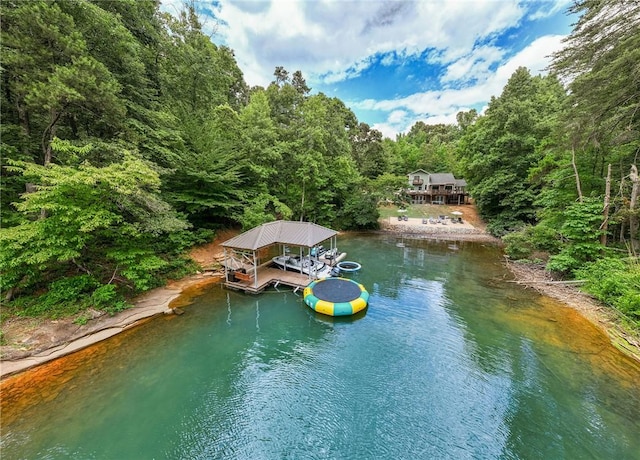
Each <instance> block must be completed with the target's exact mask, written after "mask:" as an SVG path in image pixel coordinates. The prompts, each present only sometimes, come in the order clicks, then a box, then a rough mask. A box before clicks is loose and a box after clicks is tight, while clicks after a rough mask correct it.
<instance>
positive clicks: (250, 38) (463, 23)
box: [162, 0, 577, 139]
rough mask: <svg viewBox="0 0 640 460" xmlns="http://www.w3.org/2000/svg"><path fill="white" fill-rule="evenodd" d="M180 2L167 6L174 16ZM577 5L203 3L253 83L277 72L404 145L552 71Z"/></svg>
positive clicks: (352, 0) (490, 0)
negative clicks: (509, 86) (408, 136)
mask: <svg viewBox="0 0 640 460" xmlns="http://www.w3.org/2000/svg"><path fill="white" fill-rule="evenodd" d="M181 3H182V1H181V0H162V8H163V9H164V10H165V11H168V12H171V13H174V14H175V12H176V10H177V9H179V8H180V5H181ZM570 3H571V1H570V0H538V1H531V0H527V1H522V0H521V1H518V0H426V1H417V0H416V1H400V0H385V1H382V0H315V1H310V0H309V1H302V0H298V1H296V0H215V1H214V0H196V1H195V5H196V8H197V9H198V11H199V14H200V18H201V21H202V22H203V23H204V26H205V31H206V32H207V33H209V34H210V35H211V39H212V41H213V42H214V43H216V44H225V45H227V46H229V47H230V48H232V49H233V50H234V52H235V56H236V59H237V61H238V65H239V66H240V69H241V70H242V72H243V74H244V77H245V80H246V82H247V83H248V84H249V85H260V86H265V87H266V86H267V85H268V84H269V83H270V82H271V81H272V80H273V71H274V69H275V68H276V66H283V67H284V68H285V69H286V70H288V71H289V72H290V73H293V72H294V71H296V70H300V71H302V74H303V76H304V77H305V79H306V81H307V85H308V86H310V87H311V88H312V93H316V92H320V91H321V92H323V93H325V94H326V95H328V96H332V97H333V96H335V97H338V98H340V99H341V100H342V101H344V102H345V104H346V105H347V106H348V107H349V108H351V109H352V110H353V111H354V113H355V114H356V116H357V117H358V120H359V121H361V122H364V123H368V124H369V125H370V126H372V127H373V128H376V129H378V130H380V131H381V132H382V133H383V134H384V135H385V136H387V137H390V138H392V139H393V138H395V135H396V134H397V133H401V132H406V131H407V130H408V129H409V128H411V126H412V125H413V124H414V123H415V122H417V121H423V122H425V123H455V116H456V114H457V113H458V112H459V111H461V110H469V109H471V108H475V109H476V110H478V111H479V112H481V111H482V110H484V108H486V105H487V103H488V101H489V100H490V98H491V96H499V95H500V93H501V92H502V88H503V87H504V85H505V84H506V82H507V80H508V79H509V77H510V76H511V74H512V73H513V72H514V71H515V69H517V68H518V67H519V66H526V67H528V68H529V69H530V71H531V72H532V73H533V74H538V73H545V71H544V69H545V68H546V66H547V65H548V64H549V62H550V61H549V55H550V54H551V53H553V52H555V51H557V50H559V49H560V48H561V47H562V39H563V38H564V37H565V36H566V35H567V34H569V32H570V31H571V24H572V23H574V22H575V21H576V20H577V18H576V17H570V16H568V15H567V14H566V10H567V8H568V7H569V6H570Z"/></svg>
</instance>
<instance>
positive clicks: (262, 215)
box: [238, 194, 292, 230]
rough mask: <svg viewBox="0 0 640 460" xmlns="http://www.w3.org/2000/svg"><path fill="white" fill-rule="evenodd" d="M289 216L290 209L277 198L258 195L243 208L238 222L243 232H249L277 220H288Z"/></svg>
mask: <svg viewBox="0 0 640 460" xmlns="http://www.w3.org/2000/svg"><path fill="white" fill-rule="evenodd" d="M291 214H292V212H291V209H289V207H288V206H287V205H285V204H284V203H281V202H280V201H279V200H278V199H277V198H275V197H273V196H271V195H268V194H260V195H258V196H257V197H255V198H254V199H253V200H251V202H250V203H249V204H247V205H246V206H245V207H244V209H243V212H242V215H240V216H239V217H238V221H239V222H240V223H241V224H242V228H243V229H244V230H249V229H251V228H254V227H258V226H259V225H262V224H266V223H267V222H272V221H274V220H277V219H284V220H288V219H290V218H291Z"/></svg>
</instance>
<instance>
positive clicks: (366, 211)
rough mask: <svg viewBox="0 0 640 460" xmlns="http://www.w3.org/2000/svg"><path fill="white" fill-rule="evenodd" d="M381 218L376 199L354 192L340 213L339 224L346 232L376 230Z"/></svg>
mask: <svg viewBox="0 0 640 460" xmlns="http://www.w3.org/2000/svg"><path fill="white" fill-rule="evenodd" d="M379 218H380V212H379V211H378V201H377V200H376V198H375V197H374V196H372V195H369V194H366V193H364V192H360V193H358V192H356V191H354V192H353V194H352V195H350V196H349V198H347V200H346V202H345V204H344V207H343V208H342V209H341V211H340V212H339V214H338V220H337V222H338V224H339V225H340V228H342V229H344V230H361V229H376V228H378V226H379V224H378V219H379Z"/></svg>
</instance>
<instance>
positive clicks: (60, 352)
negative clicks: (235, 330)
mask: <svg viewBox="0 0 640 460" xmlns="http://www.w3.org/2000/svg"><path fill="white" fill-rule="evenodd" d="M413 220H415V222H410V221H403V222H399V223H398V224H395V225H394V224H390V225H387V223H386V222H383V225H382V226H381V229H380V230H378V231H374V232H373V233H385V234H389V233H395V234H398V235H407V236H410V237H413V238H420V239H446V240H454V241H472V242H480V243H491V244H498V245H501V244H502V241H501V240H500V239H499V238H496V237H494V236H491V235H490V234H488V233H486V232H485V231H484V230H481V229H477V228H474V227H471V226H470V227H471V228H467V227H465V228H462V227H454V226H448V227H445V226H441V227H433V226H429V225H423V224H422V220H421V219H413ZM216 246H217V245H215V242H214V243H213V244H211V245H209V248H208V249H207V251H208V253H207V255H206V260H208V261H210V260H212V259H215V255H214V254H211V252H212V250H213V251H214V249H213V248H215V247H216ZM505 260H506V258H505ZM506 265H507V268H508V269H509V271H510V272H511V273H512V274H513V276H514V278H515V279H514V280H513V281H512V282H516V283H518V284H521V285H523V286H524V287H525V288H533V289H535V290H536V291H538V292H539V293H540V294H542V295H546V296H548V297H552V298H554V299H556V300H558V301H560V302H561V303H563V304H564V305H566V306H567V307H570V308H574V309H575V310H577V311H579V312H580V313H581V314H582V315H583V316H585V317H586V318H587V319H588V320H590V321H591V322H592V323H594V324H595V325H596V326H598V327H599V328H600V329H601V330H603V332H604V333H605V334H607V336H608V337H609V339H610V341H611V343H612V344H613V345H614V346H615V347H616V348H618V349H619V350H620V351H621V352H623V353H625V354H627V355H629V356H631V357H632V358H634V359H635V360H637V361H640V338H638V337H634V336H633V335H632V334H631V333H630V332H628V331H626V330H624V328H622V327H621V326H620V322H619V321H618V320H616V318H615V315H614V312H613V311H611V309H609V308H607V307H604V306H602V305H601V304H598V303H597V302H596V301H595V300H593V299H592V298H591V297H590V296H589V295H588V294H586V293H584V292H582V291H579V290H578V289H577V288H575V287H570V286H564V285H550V284H544V282H545V281H549V278H548V274H546V272H545V271H544V269H541V268H537V269H536V268H535V267H531V266H526V265H523V264H518V263H514V262H508V261H507V262H506ZM220 280H221V275H220V274H219V273H215V272H207V273H206V274H202V273H198V274H196V275H192V276H190V277H187V278H184V279H181V280H178V281H174V282H170V283H168V284H167V285H166V286H164V287H160V288H156V289H152V290H150V291H148V292H146V293H144V294H143V295H141V296H140V297H138V298H136V299H134V300H133V304H134V307H132V308H130V309H127V310H124V311H122V312H120V313H118V314H116V315H114V316H108V315H106V314H102V313H98V312H96V315H95V316H94V317H93V318H92V319H90V320H89V321H87V323H86V324H84V325H77V324H75V323H74V322H73V318H66V319H63V320H39V321H34V320H32V319H28V318H21V319H10V320H8V322H11V321H16V322H22V323H24V324H23V325H22V327H23V329H22V330H20V328H18V331H17V332H16V333H14V335H17V336H18V337H16V338H15V339H14V340H13V343H12V344H10V345H3V346H2V347H1V348H2V358H1V360H0V380H2V379H5V378H7V377H9V376H12V375H15V374H18V373H20V372H23V371H25V370H28V369H30V368H33V367H36V366H39V365H40V364H44V363H46V362H48V361H51V360H54V359H57V358H60V357H63V356H66V355H68V354H71V353H73V352H75V351H78V350H81V349H83V348H86V347H88V346H90V345H93V344H95V343H98V342H100V341H102V340H105V339H107V338H109V337H112V336H114V335H116V334H118V333H120V332H123V331H125V330H127V329H130V328H132V327H135V326H136V325H139V324H141V323H142V322H145V321H148V320H150V319H151V318H153V317H155V316H157V315H161V314H174V313H177V314H180V313H181V312H180V310H179V307H181V306H185V305H188V304H189V303H190V302H191V299H192V298H193V297H195V296H197V295H199V294H200V292H201V291H202V289H203V288H205V287H207V286H209V285H210V284H213V283H217V282H219V281H220ZM528 282H529V283H530V284H527V283H528ZM531 283H532V284H531ZM14 326H15V325H14ZM4 329H5V325H3V330H4ZM20 333H22V335H23V336H26V337H25V338H21V337H20ZM6 338H7V339H10V338H11V337H9V334H7V337H6Z"/></svg>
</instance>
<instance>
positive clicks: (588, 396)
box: [0, 235, 640, 460]
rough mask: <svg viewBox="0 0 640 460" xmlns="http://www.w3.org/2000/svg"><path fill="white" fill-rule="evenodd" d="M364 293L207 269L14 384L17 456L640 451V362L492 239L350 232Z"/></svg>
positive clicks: (11, 430) (559, 455)
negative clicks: (169, 299)
mask: <svg viewBox="0 0 640 460" xmlns="http://www.w3.org/2000/svg"><path fill="white" fill-rule="evenodd" d="M339 244H340V247H341V249H343V250H346V251H347V253H348V257H347V259H348V260H354V261H357V262H359V263H361V264H362V267H363V268H362V270H361V271H360V272H358V273H355V274H353V275H352V276H351V277H352V278H354V279H356V280H357V281H359V282H361V283H363V284H364V285H365V287H366V288H367V290H368V291H369V293H370V295H371V297H370V305H369V307H368V309H366V310H365V311H364V312H362V313H361V314H358V315H356V316H355V317H351V318H342V319H334V318H330V317H325V316H322V315H319V314H317V313H315V312H313V311H312V310H310V309H309V308H308V307H306V306H305V305H304V303H303V301H302V296H301V293H293V292H291V290H290V289H287V290H285V289H281V290H280V291H275V290H272V291H267V292H265V293H263V294H261V295H258V296H253V295H248V294H243V293H238V292H233V291H229V290H226V289H224V288H223V287H221V286H220V285H213V286H212V287H210V288H208V289H207V290H205V291H204V292H203V293H202V295H200V296H198V297H197V298H195V300H194V302H193V303H192V304H191V305H189V306H187V307H185V308H184V309H185V312H186V313H185V314H184V315H182V316H173V317H161V318H157V319H154V320H152V321H149V322H147V323H146V324H144V325H142V326H140V327H137V328H134V329H133V330H130V331H128V332H125V333H123V334H120V335H119V336H117V337H115V338H113V339H110V340H107V341H104V342H102V343H100V344H97V345H95V346H93V347H90V348H88V349H86V350H83V351H81V352H79V353H77V354H74V355H72V356H70V357H68V358H64V359H61V360H57V361H55V362H53V363H50V364H47V365H45V366H42V367H40V368H37V369H35V370H32V371H28V372H26V373H24V374H21V375H19V376H15V377H11V378H9V379H7V380H5V381H4V382H3V401H2V403H3V406H2V409H3V412H2V437H1V442H2V444H1V449H2V450H1V451H0V454H1V458H2V459H3V460H9V459H68V458H73V459H431V458H437V459H583V458H584V459H640V365H638V363H637V362H636V361H634V360H632V359H630V358H628V357H625V356H624V355H622V354H621V353H619V352H618V351H617V350H616V349H615V348H613V347H612V346H611V345H610V344H609V342H608V340H607V338H606V337H605V336H604V334H603V333H602V332H601V331H599V330H598V329H597V328H595V327H594V326H593V325H591V324H590V323H589V322H588V321H586V320H585V319H583V318H582V317H581V316H579V315H578V314H577V313H576V312H575V311H573V310H571V309H569V308H564V307H562V306H561V305H560V304H558V303H556V302H554V301H552V300H550V299H548V298H545V297H542V296H539V295H537V294H536V293H534V292H532V291H531V290H525V289H523V288H521V287H520V286H518V285H516V284H514V283H508V282H507V280H509V279H510V276H509V274H508V273H507V272H506V270H505V268H504V266H503V264H502V255H501V252H500V250H499V249H498V248H495V247H492V246H490V245H482V244H478V243H468V242H465V243H463V242H456V243H454V242H446V241H440V242H438V241H429V240H414V239H407V238H401V237H395V236H390V235H348V236H343V237H340V238H339Z"/></svg>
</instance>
